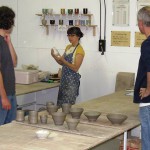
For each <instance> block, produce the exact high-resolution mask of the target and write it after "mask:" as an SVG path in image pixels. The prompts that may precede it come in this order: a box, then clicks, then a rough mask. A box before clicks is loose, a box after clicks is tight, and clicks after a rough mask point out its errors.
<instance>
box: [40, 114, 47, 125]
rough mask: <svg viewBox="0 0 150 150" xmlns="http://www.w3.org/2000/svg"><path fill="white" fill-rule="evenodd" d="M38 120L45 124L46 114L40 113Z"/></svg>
mask: <svg viewBox="0 0 150 150" xmlns="http://www.w3.org/2000/svg"><path fill="white" fill-rule="evenodd" d="M40 121H41V123H42V124H46V123H47V115H44V114H43V115H41V116H40Z"/></svg>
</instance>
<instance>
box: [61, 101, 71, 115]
mask: <svg viewBox="0 0 150 150" xmlns="http://www.w3.org/2000/svg"><path fill="white" fill-rule="evenodd" d="M71 106H72V105H71V104H69V103H64V104H62V111H63V112H64V113H66V114H69V112H70V109H71Z"/></svg>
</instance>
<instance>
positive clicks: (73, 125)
mask: <svg viewBox="0 0 150 150" xmlns="http://www.w3.org/2000/svg"><path fill="white" fill-rule="evenodd" d="M79 121H80V120H79V119H74V118H68V119H66V122H67V125H68V129H69V130H76V128H77V125H78V123H79Z"/></svg>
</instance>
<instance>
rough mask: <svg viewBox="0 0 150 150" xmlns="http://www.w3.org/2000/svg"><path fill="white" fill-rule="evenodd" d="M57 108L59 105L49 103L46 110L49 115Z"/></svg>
mask: <svg viewBox="0 0 150 150" xmlns="http://www.w3.org/2000/svg"><path fill="white" fill-rule="evenodd" d="M58 108H59V106H56V105H50V106H49V107H47V111H48V113H49V114H50V115H51V114H52V113H53V112H57V111H58Z"/></svg>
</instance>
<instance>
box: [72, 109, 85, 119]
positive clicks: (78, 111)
mask: <svg viewBox="0 0 150 150" xmlns="http://www.w3.org/2000/svg"><path fill="white" fill-rule="evenodd" d="M83 110H84V109H83V108H76V107H74V108H71V109H70V114H71V116H72V118H75V119H80V116H81V114H82V112H83Z"/></svg>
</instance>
